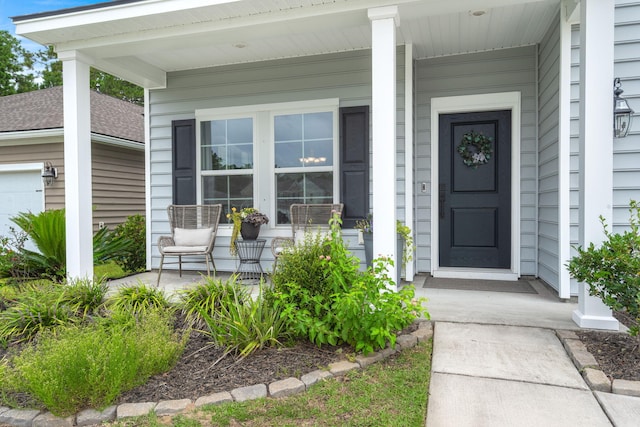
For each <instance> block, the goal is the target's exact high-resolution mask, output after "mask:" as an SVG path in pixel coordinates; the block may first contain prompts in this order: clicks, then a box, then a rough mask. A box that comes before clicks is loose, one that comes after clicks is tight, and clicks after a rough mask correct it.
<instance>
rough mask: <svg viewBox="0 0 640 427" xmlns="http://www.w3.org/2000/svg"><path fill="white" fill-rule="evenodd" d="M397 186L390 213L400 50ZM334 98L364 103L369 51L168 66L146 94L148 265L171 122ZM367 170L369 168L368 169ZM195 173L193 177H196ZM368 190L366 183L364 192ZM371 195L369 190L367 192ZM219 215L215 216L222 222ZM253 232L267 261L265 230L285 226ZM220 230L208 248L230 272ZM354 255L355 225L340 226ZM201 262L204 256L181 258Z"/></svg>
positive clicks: (163, 195)
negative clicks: (212, 111)
mask: <svg viewBox="0 0 640 427" xmlns="http://www.w3.org/2000/svg"><path fill="white" fill-rule="evenodd" d="M397 63H398V67H397V82H398V83H397V91H398V95H397V98H398V100H397V114H398V128H397V129H398V130H397V143H398V146H397V147H398V148H397V159H398V167H397V176H398V182H397V188H398V200H397V203H398V215H399V216H400V215H403V214H404V209H403V205H404V200H403V197H404V179H403V175H402V174H403V173H404V145H403V143H404V49H403V48H402V47H400V48H399V49H398V56H397ZM327 98H339V106H340V107H351V106H361V105H371V51H370V50H359V51H352V52H345V53H336V54H327V55H315V56H309V57H301V58H292V59H283V60H276V61H263V62H256V63H246V64H237V65H231V66H224V67H216V68H206V69H199V70H189V71H179V72H173V73H169V74H168V76H167V88H166V89H162V90H152V91H150V94H149V111H150V144H151V145H150V158H151V160H150V173H151V182H150V188H151V194H150V196H151V221H150V224H151V245H152V262H151V266H152V268H157V267H158V265H159V256H158V250H157V241H158V237H159V236H161V235H167V234H170V229H169V224H168V222H167V214H166V208H167V206H168V205H170V204H171V203H172V188H171V122H172V121H173V120H180V119H192V118H194V117H195V111H196V110H200V109H208V108H221V107H222V108H223V107H234V106H246V105H259V104H271V103H282V102H295V101H309V100H314V99H327ZM373 173H375V171H372V173H371V176H373ZM198 179H199V178H198ZM371 190H372V188H371V185H370V191H371ZM369 196H370V197H371V194H370V195H369ZM224 221H226V220H224V219H223V223H224ZM268 227H269V228H267V230H266V231H261V237H266V238H267V245H266V247H265V250H264V251H263V253H262V266H263V268H264V269H265V270H267V269H269V268H270V265H271V262H272V261H273V256H272V254H271V251H270V249H269V245H270V241H269V237H270V236H276V235H280V236H290V235H291V230H290V228H288V227H283V228H281V229H280V228H278V229H274V228H273V227H272V224H269V226H268ZM222 234H224V233H220V234H219V235H218V238H217V240H216V244H215V248H214V259H215V262H216V267H217V268H218V269H219V270H221V271H234V270H235V268H236V264H237V259H236V258H235V257H232V256H231V255H230V254H229V237H228V236H224V235H222ZM344 234H345V236H346V239H347V240H349V241H350V242H351V249H352V251H353V252H354V254H355V255H356V256H359V257H360V258H361V259H364V250H363V249H362V246H360V245H357V244H356V243H355V242H356V239H357V237H356V233H355V230H344ZM187 268H199V269H202V268H204V263H202V264H200V263H198V264H195V265H194V264H191V265H189V264H188V265H187Z"/></svg>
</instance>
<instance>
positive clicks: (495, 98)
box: [431, 92, 521, 280]
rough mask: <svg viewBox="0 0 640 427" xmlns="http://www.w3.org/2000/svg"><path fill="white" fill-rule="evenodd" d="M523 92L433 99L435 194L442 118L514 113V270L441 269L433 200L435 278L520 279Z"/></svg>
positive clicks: (432, 167)
mask: <svg viewBox="0 0 640 427" xmlns="http://www.w3.org/2000/svg"><path fill="white" fill-rule="evenodd" d="M520 104H521V94H520V92H502V93H489V94H483V95H462V96H451V97H439V98H432V99H431V141H432V144H431V159H432V164H431V194H432V195H435V194H438V188H437V187H438V172H439V171H438V161H437V160H436V159H438V158H439V156H438V151H439V147H438V144H437V143H435V142H436V141H438V140H439V119H438V118H439V116H440V114H445V113H463V112H475V111H493V110H511V268H510V269H477V268H474V269H470V268H465V269H460V268H455V269H445V268H442V267H440V265H439V254H438V250H437V248H438V247H439V244H438V242H439V227H438V222H439V219H438V206H437V203H438V201H437V199H436V198H435V197H432V198H431V248H432V250H431V274H432V275H433V276H434V277H451V278H469V279H471V278H474V279H492V280H517V279H518V277H519V276H520V175H521V174H520V121H521V119H520V115H521V113H520V110H521V106H520Z"/></svg>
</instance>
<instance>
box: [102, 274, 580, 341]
mask: <svg viewBox="0 0 640 427" xmlns="http://www.w3.org/2000/svg"><path fill="white" fill-rule="evenodd" d="M205 276H206V273H205ZM203 277H204V276H203V275H202V272H195V271H183V273H182V277H180V276H179V275H178V272H177V271H175V270H165V271H163V272H162V277H161V280H160V285H159V288H160V289H162V290H163V291H164V292H165V293H166V294H167V295H168V296H170V297H171V296H173V295H174V294H175V293H176V291H178V290H181V289H188V288H190V287H193V286H195V285H196V284H197V283H199V282H201V281H202V280H203ZM215 277H216V278H218V279H222V280H226V279H228V278H230V277H231V273H229V272H218V273H217V275H216V276H215ZM265 277H268V276H266V275H265ZM426 277H427V276H426V275H424V274H419V275H416V276H415V278H414V281H413V283H414V284H415V286H416V295H417V296H420V297H426V298H427V299H428V302H427V304H426V305H427V309H428V311H429V313H430V315H431V319H432V320H435V321H446V322H458V323H479V324H493V325H511V326H529V327H540V328H552V329H579V328H578V326H577V325H576V324H575V323H574V322H573V320H572V319H571V314H572V312H573V311H574V310H575V309H576V308H577V303H575V302H571V301H561V300H560V299H558V297H557V295H554V293H553V291H552V290H550V289H549V288H547V287H546V286H545V285H544V284H543V283H542V282H541V281H540V280H537V279H530V280H528V282H529V284H530V285H531V286H532V287H533V288H534V289H535V290H536V293H535V294H534V293H511V292H491V291H474V290H449V289H425V288H423V287H422V284H423V283H424V281H425V279H426ZM157 278H158V272H157V270H153V271H148V272H144V273H140V274H136V275H133V276H129V277H125V278H122V279H117V280H112V281H109V282H108V283H109V286H110V290H109V293H113V292H115V291H116V290H117V289H118V288H119V287H121V286H127V285H133V284H137V283H144V284H147V285H151V286H155V285H156V281H157ZM452 280H454V279H452ZM266 283H268V279H267V282H266ZM405 283H406V282H403V285H404V284H405ZM247 286H249V287H250V288H251V290H252V293H253V294H257V293H258V290H259V286H257V285H256V284H255V282H254V284H247Z"/></svg>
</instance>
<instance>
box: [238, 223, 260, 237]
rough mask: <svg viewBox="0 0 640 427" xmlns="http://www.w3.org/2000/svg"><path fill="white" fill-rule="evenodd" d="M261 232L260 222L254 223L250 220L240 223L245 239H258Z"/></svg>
mask: <svg viewBox="0 0 640 427" xmlns="http://www.w3.org/2000/svg"><path fill="white" fill-rule="evenodd" d="M259 234H260V224H258V225H253V224H251V223H249V222H243V223H242V224H241V225H240V235H241V236H242V239H243V240H256V239H257V238H258V235H259Z"/></svg>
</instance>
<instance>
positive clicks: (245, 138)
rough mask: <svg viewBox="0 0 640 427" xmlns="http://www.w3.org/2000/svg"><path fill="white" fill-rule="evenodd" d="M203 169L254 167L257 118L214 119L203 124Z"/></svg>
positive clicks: (201, 145) (201, 142) (201, 152)
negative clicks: (254, 128) (255, 122)
mask: <svg viewBox="0 0 640 427" xmlns="http://www.w3.org/2000/svg"><path fill="white" fill-rule="evenodd" d="M200 130H201V132H200V137H201V141H200V147H201V148H200V156H201V169H202V170H227V169H252V168H253V119H252V118H242V119H229V120H212V121H207V122H202V123H201V125H200Z"/></svg>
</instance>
